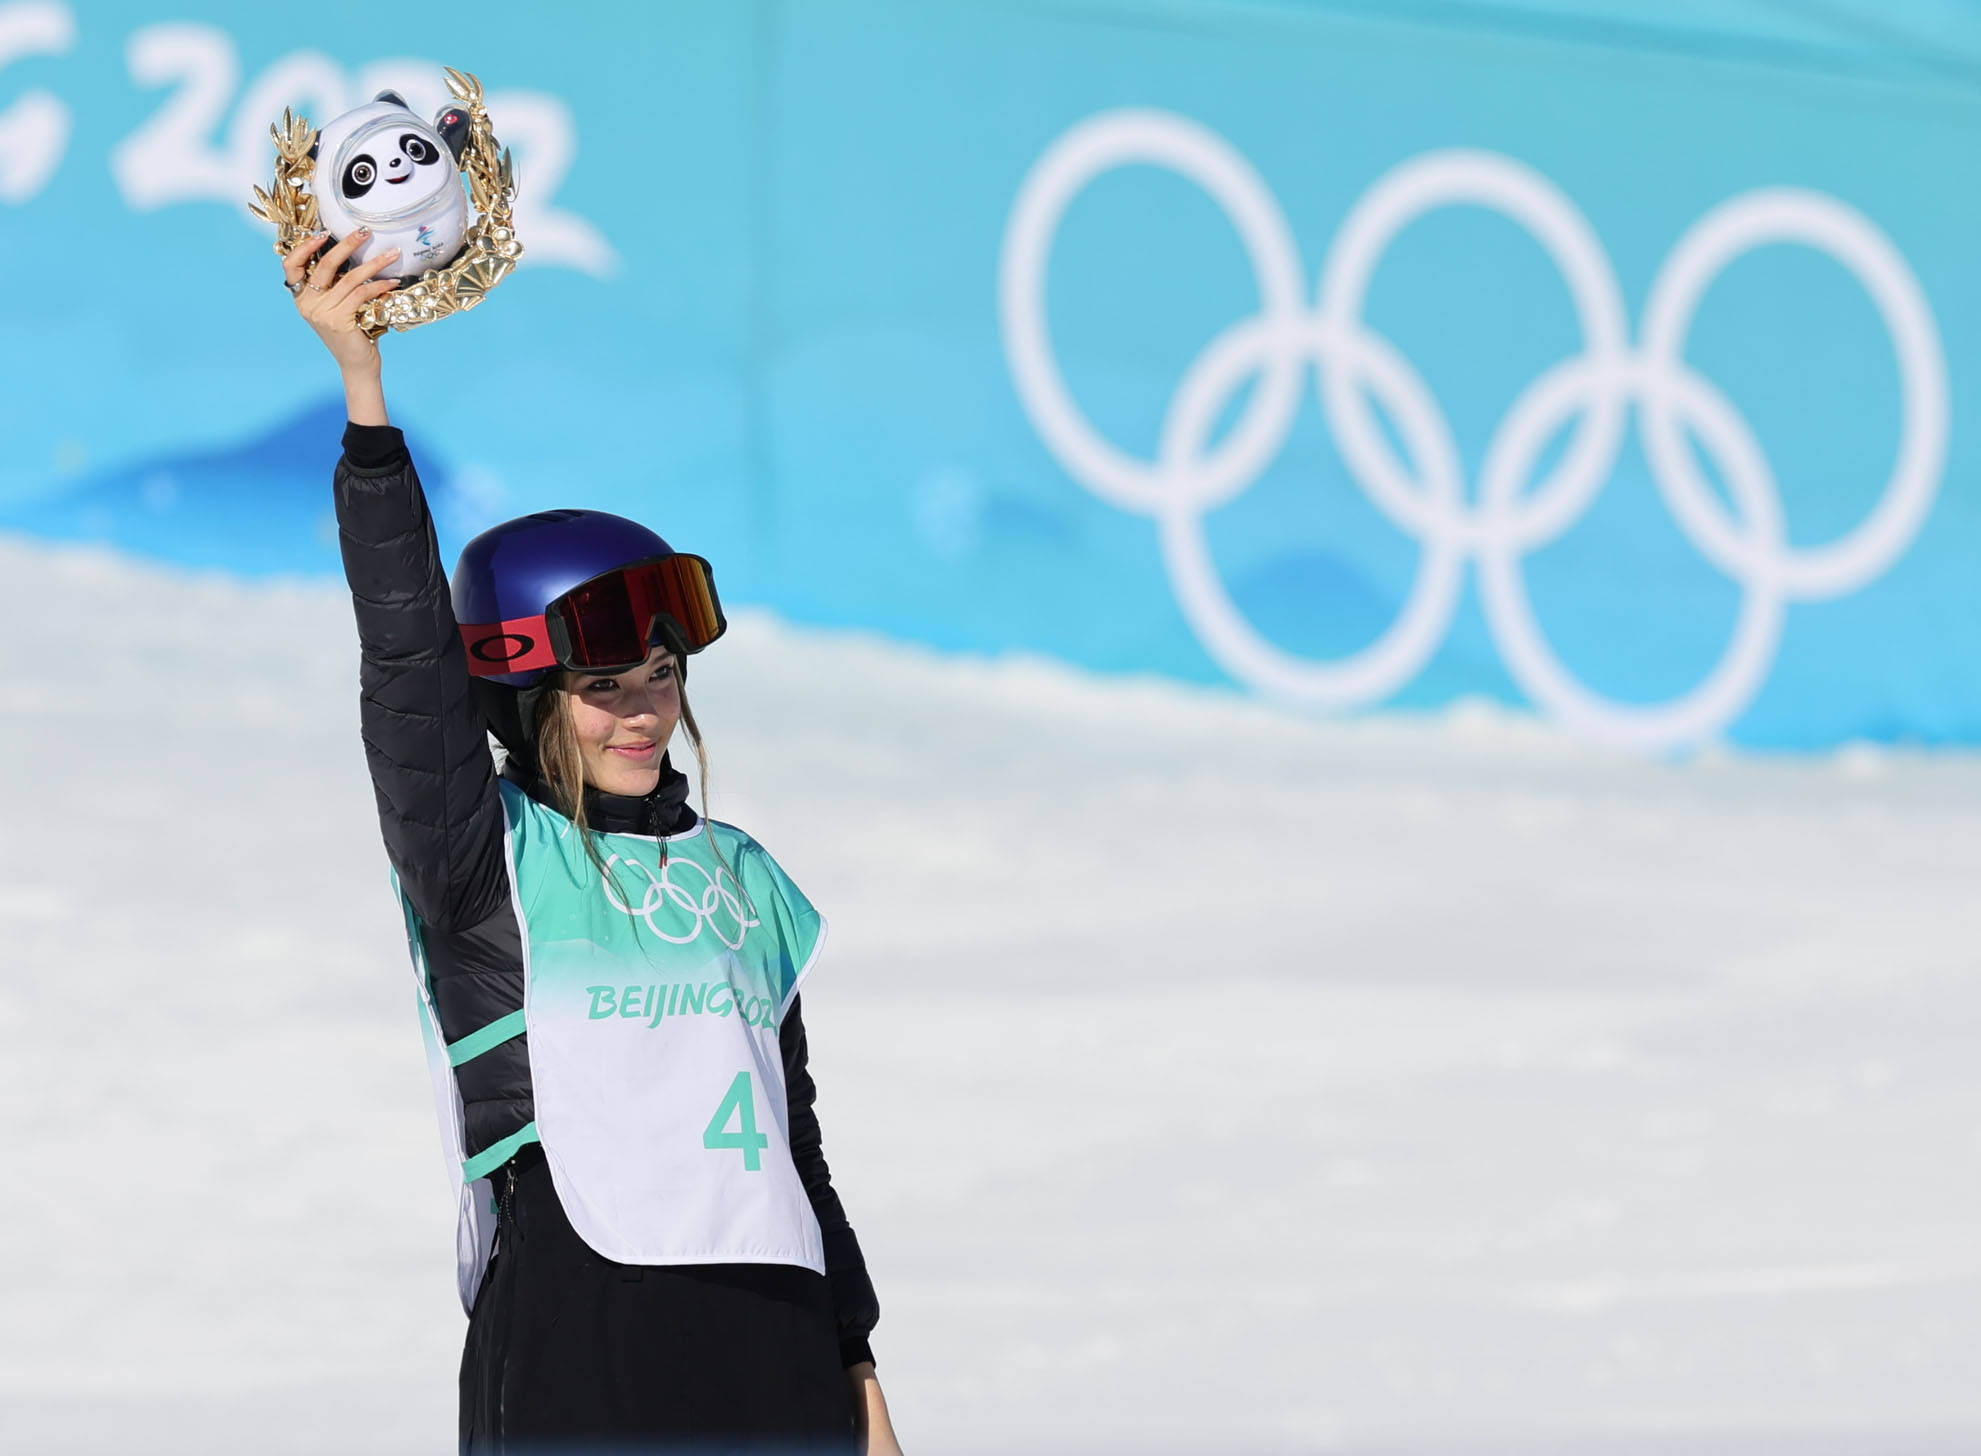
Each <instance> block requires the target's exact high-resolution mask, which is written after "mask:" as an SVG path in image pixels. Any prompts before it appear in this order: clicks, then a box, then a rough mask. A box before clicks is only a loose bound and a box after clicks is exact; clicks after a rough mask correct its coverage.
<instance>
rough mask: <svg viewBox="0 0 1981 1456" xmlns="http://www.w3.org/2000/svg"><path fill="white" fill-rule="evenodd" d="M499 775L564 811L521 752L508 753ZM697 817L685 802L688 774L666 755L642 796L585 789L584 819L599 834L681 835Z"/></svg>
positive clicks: (533, 765) (547, 785)
mask: <svg viewBox="0 0 1981 1456" xmlns="http://www.w3.org/2000/svg"><path fill="white" fill-rule="evenodd" d="M502 777H504V778H505V779H507V780H509V782H510V783H512V784H514V785H515V786H516V787H517V788H519V789H521V790H522V791H523V792H524V793H526V794H528V795H529V796H530V797H531V798H532V799H535V800H536V801H537V802H538V803H539V804H542V805H543V806H544V807H545V808H547V809H554V810H556V811H557V812H558V813H560V814H561V813H563V812H564V811H563V809H562V807H561V806H560V805H559V804H558V802H557V795H556V794H555V793H554V792H553V791H552V789H551V787H550V785H549V784H547V783H545V782H544V780H543V776H542V775H541V774H539V773H538V772H537V771H536V765H535V764H530V763H525V762H524V760H523V757H522V755H521V754H516V753H512V754H510V755H509V758H508V761H507V762H506V763H504V764H503V765H502ZM699 820H700V816H698V815H697V814H696V813H695V811H694V810H693V809H692V808H690V807H689V804H688V776H687V775H686V774H684V773H682V772H681V771H680V770H679V769H677V768H675V767H674V764H673V763H672V761H671V760H670V759H669V758H668V756H667V755H666V754H662V755H661V759H660V782H659V783H657V784H655V785H654V787H653V792H652V793H650V794H647V795H645V796H644V797H641V798H633V797H630V796H628V795H625V794H602V793H600V792H599V791H598V790H597V789H593V788H587V789H586V790H585V822H586V824H587V825H588V826H589V827H590V828H593V829H596V830H597V831H598V832H599V833H601V834H651V835H653V836H655V837H656V838H658V837H660V836H663V835H668V834H685V833H687V832H688V831H689V830H690V829H693V828H694V827H695V825H696V824H697V823H698V822H699Z"/></svg>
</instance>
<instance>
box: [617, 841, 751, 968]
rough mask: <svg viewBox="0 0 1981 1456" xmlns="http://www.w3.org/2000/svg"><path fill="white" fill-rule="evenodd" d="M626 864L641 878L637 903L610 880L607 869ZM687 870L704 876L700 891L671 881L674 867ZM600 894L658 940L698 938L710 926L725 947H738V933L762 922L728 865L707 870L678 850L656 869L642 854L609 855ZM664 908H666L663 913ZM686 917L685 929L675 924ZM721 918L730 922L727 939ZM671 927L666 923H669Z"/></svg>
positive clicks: (742, 934)
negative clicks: (731, 929)
mask: <svg viewBox="0 0 1981 1456" xmlns="http://www.w3.org/2000/svg"><path fill="white" fill-rule="evenodd" d="M622 864H623V865H628V866H630V867H631V868H633V869H635V870H637V871H639V873H640V874H641V875H642V876H643V877H644V878H645V880H646V884H645V885H644V886H643V887H641V893H640V903H639V904H638V905H635V904H633V903H632V901H631V899H630V898H622V897H621V895H620V893H619V891H620V888H621V887H620V886H618V885H617V884H616V883H615V881H616V879H617V876H616V875H614V874H613V869H614V867H615V866H618V865H622ZM682 869H687V870H692V871H694V873H696V874H698V875H700V876H701V877H702V880H703V881H704V885H703V888H702V892H701V894H700V895H699V896H698V895H695V894H694V893H692V892H691V891H690V890H688V889H687V888H686V887H684V886H682V885H679V884H676V883H675V880H674V875H675V872H676V871H677V870H682ZM604 885H605V898H606V899H607V900H608V901H610V902H611V904H612V907H613V909H615V910H618V911H620V912H621V913H622V914H625V915H630V916H632V917H633V918H635V919H637V920H644V921H646V923H647V928H648V929H649V930H651V931H652V932H653V933H654V934H655V935H657V936H659V937H660V938H661V939H662V940H665V941H671V942H672V943H673V944H675V945H687V944H689V943H690V942H692V941H694V940H697V939H699V938H700V936H701V933H702V928H703V927H704V926H706V927H708V929H710V930H712V931H714V932H715V937H716V939H718V940H720V941H721V942H722V943H723V944H724V945H726V946H728V947H729V948H730V949H731V950H741V949H742V948H743V939H744V937H745V936H747V935H748V934H749V933H750V932H751V931H752V930H753V929H755V928H756V927H757V926H758V925H761V924H762V923H763V922H762V921H760V920H758V919H757V918H756V917H755V916H753V915H751V914H750V913H749V910H748V902H747V900H746V899H745V898H744V895H743V891H742V889H741V887H740V886H738V885H737V883H736V881H735V880H734V879H733V878H732V877H731V876H730V874H729V871H727V870H726V869H723V868H721V867H720V866H718V867H717V868H716V871H715V873H714V874H713V875H711V874H710V873H709V872H708V871H707V870H706V869H704V868H703V867H702V866H701V865H700V864H697V863H696V862H695V861H694V860H692V859H687V858H685V857H681V856H669V857H668V860H667V862H666V863H665V864H663V865H662V866H661V867H660V869H659V870H658V871H656V870H655V869H654V867H653V866H652V865H650V864H648V863H647V862H646V861H645V860H642V859H634V858H631V857H629V856H625V855H617V854H615V855H613V856H612V857H611V858H610V859H608V860H606V862H605V879H604ZM663 912H666V913H663ZM684 916H685V917H686V924H687V929H686V931H685V933H684V932H683V931H682V929H681V927H682V924H683V919H682V917H684ZM723 921H727V922H730V923H732V924H733V925H734V926H735V939H733V940H732V939H731V938H730V936H729V934H728V932H726V931H725V930H724V929H723V924H722V922H723ZM670 924H671V925H672V926H673V927H674V928H673V929H669V928H668V927H669V925H670Z"/></svg>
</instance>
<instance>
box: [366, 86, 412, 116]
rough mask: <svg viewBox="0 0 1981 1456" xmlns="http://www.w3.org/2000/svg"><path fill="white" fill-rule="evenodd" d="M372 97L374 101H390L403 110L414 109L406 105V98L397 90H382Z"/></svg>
mask: <svg viewBox="0 0 1981 1456" xmlns="http://www.w3.org/2000/svg"><path fill="white" fill-rule="evenodd" d="M371 99H372V100H374V101H390V102H391V103H392V104H393V105H394V106H396V107H398V108H399V109H400V110H402V111H411V110H412V109H413V108H412V107H410V106H408V105H406V98H405V97H403V96H401V95H400V94H399V93H398V92H397V91H381V92H379V93H378V94H377V95H376V96H374V97H372V98H371Z"/></svg>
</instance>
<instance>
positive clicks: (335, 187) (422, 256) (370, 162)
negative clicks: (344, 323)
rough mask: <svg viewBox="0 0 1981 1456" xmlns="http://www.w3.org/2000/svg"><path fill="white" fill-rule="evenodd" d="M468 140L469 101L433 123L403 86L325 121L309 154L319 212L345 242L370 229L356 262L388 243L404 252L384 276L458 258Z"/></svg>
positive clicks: (464, 227) (412, 273)
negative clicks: (415, 108)
mask: <svg viewBox="0 0 1981 1456" xmlns="http://www.w3.org/2000/svg"><path fill="white" fill-rule="evenodd" d="M467 144H468V113H467V109H466V108H465V107H462V106H458V105H453V106H447V107H444V108H442V109H441V111H440V113H439V115H437V116H436V117H435V118H434V120H433V121H432V123H431V124H429V123H427V122H425V121H422V120H421V119H420V118H419V117H418V116H416V115H415V114H414V112H413V109H412V108H411V107H410V106H408V105H407V104H406V99H405V98H404V97H403V96H401V95H400V94H399V93H398V92H397V91H381V92H379V93H378V95H377V96H376V97H375V98H373V99H372V100H371V101H369V102H367V103H366V104H365V105H363V106H360V107H358V108H357V109H356V110H355V111H347V112H345V113H344V114H343V115H342V116H340V117H338V118H336V119H335V120H334V121H331V122H329V123H327V124H326V125H325V126H324V127H323V129H322V130H321V131H320V132H319V133H318V134H317V141H316V146H315V148H313V149H312V151H311V153H310V155H311V156H313V157H314V158H315V159H316V169H315V172H314V173H313V175H312V178H311V187H310V190H311V191H312V192H313V193H315V195H316V207H317V217H318V218H319V219H320V220H321V222H322V224H323V226H324V228H325V229H326V230H327V231H328V232H329V233H330V235H331V236H332V237H333V238H336V239H338V240H339V241H342V240H343V239H344V238H346V237H348V236H349V235H350V234H351V233H353V232H355V231H357V229H359V228H360V227H369V228H370V229H371V237H370V238H368V239H367V240H366V241H365V245H364V246H363V247H361V248H359V249H358V250H357V251H356V252H355V253H353V254H352V255H351V258H350V263H351V265H352V266H355V265H356V264H359V263H362V262H363V261H364V260H365V259H367V258H369V257H371V256H373V255H374V254H377V253H382V252H384V251H385V250H386V249H388V248H397V249H398V250H399V257H398V259H397V261H396V262H394V263H393V264H392V266H391V267H389V268H386V269H384V270H382V271H381V272H380V273H379V275H378V276H379V277H381V278H413V277H417V276H418V275H419V274H421V273H424V272H426V271H427V270H428V269H431V268H444V267H446V266H447V265H448V264H449V263H451V262H452V261H453V260H454V257H455V255H456V254H457V253H459V252H460V251H461V246H462V242H463V240H464V238H465V237H466V234H467V231H468V199H467V195H466V193H465V192H464V191H463V190H462V187H461V152H462V150H463V148H465V147H466V146H467Z"/></svg>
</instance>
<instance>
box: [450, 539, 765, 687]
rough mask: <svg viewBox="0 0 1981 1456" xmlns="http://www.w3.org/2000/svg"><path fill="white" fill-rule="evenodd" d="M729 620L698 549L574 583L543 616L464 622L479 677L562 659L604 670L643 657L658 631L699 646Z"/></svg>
mask: <svg viewBox="0 0 1981 1456" xmlns="http://www.w3.org/2000/svg"><path fill="white" fill-rule="evenodd" d="M657 620H658V626H657V625H656V623H657ZM727 626H728V623H727V622H726V621H725V620H724V619H723V615H722V603H721V601H720V599H719V598H717V596H716V594H715V577H714V575H713V573H712V572H711V571H710V569H709V564H708V563H707V562H706V561H704V560H702V558H701V557H699V556H685V555H674V556H663V557H659V558H657V559H656V560H653V561H641V562H636V563H634V564H633V565H631V566H626V567H621V568H620V569H619V570H617V571H609V572H607V573H605V574H604V575H603V576H596V577H593V578H592V579H591V580H590V581H588V582H585V583H583V584H582V585H579V586H576V587H573V588H572V589H571V590H570V591H568V592H566V593H565V594H564V595H563V596H561V597H559V598H558V599H557V600H556V601H554V602H552V603H551V605H550V611H549V612H548V613H547V614H546V615H545V616H543V617H533V618H530V619H528V620H527V621H517V622H499V623H491V624H487V625H482V626H473V627H466V626H464V627H462V629H461V636H462V639H463V640H464V641H465V642H466V644H467V648H468V670H469V671H470V672H471V673H473V674H474V675H475V676H477V677H491V676H494V675H496V674H499V673H510V672H528V671H531V670H532V669H535V668H539V667H553V666H558V665H562V666H564V667H568V668H573V669H575V670H577V671H580V672H604V671H608V670H610V669H613V668H623V667H630V666H632V665H633V664H635V663H638V662H644V661H645V660H646V657H647V652H648V650H649V646H650V644H651V643H652V642H653V640H654V638H655V637H656V635H659V636H660V637H661V638H662V640H671V641H674V642H676V643H677V644H678V645H679V646H680V647H681V649H682V650H683V651H686V652H700V651H701V650H702V649H703V648H704V647H706V646H708V645H709V643H711V642H713V641H715V639H716V638H718V637H720V636H721V635H722V634H723V632H724V630H725V629H726V628H727Z"/></svg>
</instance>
